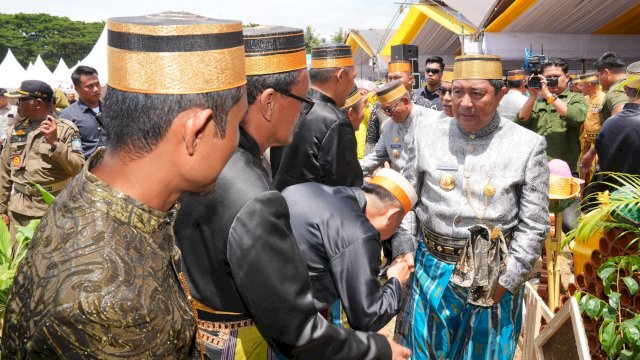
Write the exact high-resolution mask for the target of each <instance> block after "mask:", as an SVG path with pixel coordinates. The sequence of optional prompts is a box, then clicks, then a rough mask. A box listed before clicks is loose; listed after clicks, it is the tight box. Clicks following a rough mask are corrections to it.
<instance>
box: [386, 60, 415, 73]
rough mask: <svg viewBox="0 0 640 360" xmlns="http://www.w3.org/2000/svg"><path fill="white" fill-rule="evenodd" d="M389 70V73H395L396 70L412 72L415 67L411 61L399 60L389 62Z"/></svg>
mask: <svg viewBox="0 0 640 360" xmlns="http://www.w3.org/2000/svg"><path fill="white" fill-rule="evenodd" d="M387 70H388V72H389V73H395V72H406V73H412V72H413V67H412V66H411V63H410V62H397V63H389V65H388V69H387Z"/></svg>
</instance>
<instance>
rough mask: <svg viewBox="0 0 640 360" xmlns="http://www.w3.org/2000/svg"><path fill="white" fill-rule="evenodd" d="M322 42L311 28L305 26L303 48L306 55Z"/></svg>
mask: <svg viewBox="0 0 640 360" xmlns="http://www.w3.org/2000/svg"><path fill="white" fill-rule="evenodd" d="M323 42H324V39H321V38H319V37H318V35H317V34H316V33H315V30H314V29H313V28H312V27H311V26H307V27H306V28H305V30H304V48H305V49H306V50H307V53H310V52H311V49H313V48H314V47H316V46H318V45H320V44H321V43H323Z"/></svg>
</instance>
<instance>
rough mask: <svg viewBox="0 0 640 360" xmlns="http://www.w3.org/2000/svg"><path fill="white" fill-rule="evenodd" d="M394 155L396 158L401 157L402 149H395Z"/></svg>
mask: <svg viewBox="0 0 640 360" xmlns="http://www.w3.org/2000/svg"><path fill="white" fill-rule="evenodd" d="M393 157H394V158H396V159H397V158H399V157H400V151H398V150H396V149H393Z"/></svg>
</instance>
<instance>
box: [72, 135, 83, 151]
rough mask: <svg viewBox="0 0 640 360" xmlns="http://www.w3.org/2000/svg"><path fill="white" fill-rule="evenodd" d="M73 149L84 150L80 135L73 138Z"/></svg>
mask: <svg viewBox="0 0 640 360" xmlns="http://www.w3.org/2000/svg"><path fill="white" fill-rule="evenodd" d="M71 151H82V142H81V141H80V138H79V137H74V138H73V139H71Z"/></svg>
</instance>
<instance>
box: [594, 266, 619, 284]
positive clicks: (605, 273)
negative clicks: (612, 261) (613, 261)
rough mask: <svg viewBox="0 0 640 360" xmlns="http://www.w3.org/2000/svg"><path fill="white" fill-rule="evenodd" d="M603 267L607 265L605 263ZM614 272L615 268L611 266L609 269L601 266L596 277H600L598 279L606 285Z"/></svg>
mask: <svg viewBox="0 0 640 360" xmlns="http://www.w3.org/2000/svg"><path fill="white" fill-rule="evenodd" d="M604 265H608V263H605V264H604ZM615 271H616V268H615V267H613V266H611V267H609V266H607V267H605V268H604V269H603V268H602V266H601V267H600V268H599V269H598V277H600V279H602V282H603V283H605V284H606V281H607V279H609V278H610V277H612V276H611V275H613V273H614V272H615Z"/></svg>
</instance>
